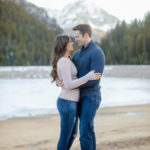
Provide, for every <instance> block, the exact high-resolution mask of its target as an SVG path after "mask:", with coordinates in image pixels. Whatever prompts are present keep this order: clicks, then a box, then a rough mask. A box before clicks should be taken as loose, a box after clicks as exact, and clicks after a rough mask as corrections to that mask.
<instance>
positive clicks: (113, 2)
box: [27, 0, 150, 23]
mask: <svg viewBox="0 0 150 150" xmlns="http://www.w3.org/2000/svg"><path fill="white" fill-rule="evenodd" d="M27 1H29V2H32V3H33V4H35V5H37V6H39V7H44V8H49V9H62V8H63V7H64V6H65V5H67V4H68V3H70V2H73V0H27ZM74 1H76V0H74ZM84 1H85V0H84ZM86 1H92V2H94V3H96V4H97V5H99V6H100V7H101V8H102V9H104V10H106V11H107V12H108V13H110V14H112V15H114V16H116V17H118V18H119V19H120V20H125V21H126V22H128V23H130V22H131V21H132V20H134V19H135V18H137V19H143V18H144V15H145V14H146V13H147V12H148V11H149V12H150V0H86Z"/></svg>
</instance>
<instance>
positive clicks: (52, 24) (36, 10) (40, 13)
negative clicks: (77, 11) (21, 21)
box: [9, 0, 62, 33]
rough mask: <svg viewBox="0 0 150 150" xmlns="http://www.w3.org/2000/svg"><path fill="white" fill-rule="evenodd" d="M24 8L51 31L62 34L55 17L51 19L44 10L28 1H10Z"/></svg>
mask: <svg viewBox="0 0 150 150" xmlns="http://www.w3.org/2000/svg"><path fill="white" fill-rule="evenodd" d="M9 1H12V2H15V3H16V4H18V5H20V6H22V7H23V8H24V9H25V10H26V11H27V12H28V13H29V14H31V15H32V16H34V17H35V18H36V19H37V20H39V21H40V22H41V23H43V24H45V25H46V26H47V27H48V28H49V29H50V30H53V31H54V32H56V33H61V32H62V29H61V28H60V27H59V25H58V24H57V22H56V19H55V18H54V17H50V16H49V15H48V14H47V11H46V10H45V9H44V8H41V7H37V6H35V5H34V4H32V3H30V2H27V1H26V0H9Z"/></svg>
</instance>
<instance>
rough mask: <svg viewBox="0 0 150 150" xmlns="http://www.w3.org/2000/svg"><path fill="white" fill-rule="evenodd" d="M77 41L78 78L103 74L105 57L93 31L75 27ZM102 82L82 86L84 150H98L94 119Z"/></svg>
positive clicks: (91, 82)
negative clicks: (93, 72) (78, 47)
mask: <svg viewBox="0 0 150 150" xmlns="http://www.w3.org/2000/svg"><path fill="white" fill-rule="evenodd" d="M73 31H74V37H75V41H76V42H77V43H78V44H79V46H81V48H80V49H79V50H77V51H76V52H75V54H74V55H73V62H74V64H75V66H76V67H77V71H78V74H77V76H78V78H80V77H82V76H84V75H85V74H87V73H88V72H89V71H91V70H95V72H97V73H101V74H102V73H103V70H104V63H105V56H104V53H103V51H102V49H101V48H100V47H98V46H97V45H96V44H95V43H94V41H93V40H92V29H91V27H90V26H89V25H87V24H79V25H77V26H75V27H73ZM99 84H100V80H92V81H88V82H87V83H85V84H84V85H82V86H80V87H79V88H80V100H79V107H78V112H79V118H80V124H79V130H80V145H81V149H82V150H96V138H95V132H94V118H95V115H96V111H97V109H98V107H99V105H100V102H101V93H100V85H99Z"/></svg>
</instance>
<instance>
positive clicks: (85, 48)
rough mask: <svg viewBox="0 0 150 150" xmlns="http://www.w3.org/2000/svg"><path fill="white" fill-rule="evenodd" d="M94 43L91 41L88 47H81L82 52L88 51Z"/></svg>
mask: <svg viewBox="0 0 150 150" xmlns="http://www.w3.org/2000/svg"><path fill="white" fill-rule="evenodd" d="M92 43H93V40H91V41H90V42H89V43H88V44H87V45H86V47H84V46H82V47H81V50H82V51H85V50H87V49H88V48H89V47H90V45H91V44H92Z"/></svg>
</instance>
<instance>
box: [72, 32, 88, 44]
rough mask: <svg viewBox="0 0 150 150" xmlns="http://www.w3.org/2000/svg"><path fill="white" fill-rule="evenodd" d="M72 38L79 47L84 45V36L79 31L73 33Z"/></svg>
mask: <svg viewBox="0 0 150 150" xmlns="http://www.w3.org/2000/svg"><path fill="white" fill-rule="evenodd" d="M74 38H75V41H76V42H77V43H78V45H79V46H83V45H84V44H85V36H83V35H82V34H81V33H80V31H79V30H75V31H74Z"/></svg>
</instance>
